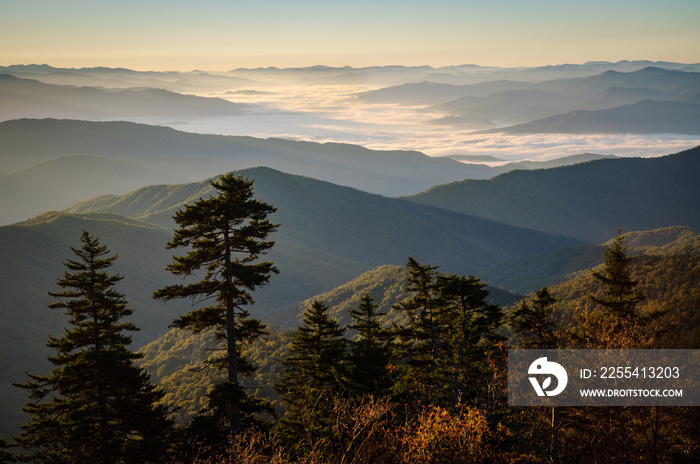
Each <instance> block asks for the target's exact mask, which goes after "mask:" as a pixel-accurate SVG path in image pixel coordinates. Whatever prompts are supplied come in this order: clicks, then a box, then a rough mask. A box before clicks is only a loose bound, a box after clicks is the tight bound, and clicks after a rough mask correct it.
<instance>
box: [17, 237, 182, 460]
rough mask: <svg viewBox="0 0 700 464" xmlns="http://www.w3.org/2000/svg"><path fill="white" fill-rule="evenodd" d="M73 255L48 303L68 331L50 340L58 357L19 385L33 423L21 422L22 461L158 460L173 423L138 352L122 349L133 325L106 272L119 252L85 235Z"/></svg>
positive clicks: (112, 278) (116, 277)
mask: <svg viewBox="0 0 700 464" xmlns="http://www.w3.org/2000/svg"><path fill="white" fill-rule="evenodd" d="M80 240H81V242H82V248H81V249H75V248H71V249H72V250H73V253H75V255H77V257H78V259H76V260H66V261H65V262H64V265H65V266H66V267H67V268H68V271H66V272H65V274H64V277H63V278H62V279H59V280H58V285H59V287H61V288H62V289H64V290H63V291H61V292H50V295H51V296H53V297H55V298H58V299H60V301H57V302H55V303H53V304H51V305H50V306H49V307H50V308H53V309H62V310H65V314H66V315H67V316H69V317H70V320H69V324H70V328H67V329H65V333H64V334H63V336H61V337H50V338H49V341H48V343H47V346H48V347H49V348H52V349H54V350H55V354H53V355H51V356H50V357H49V361H50V362H51V363H52V364H53V365H54V368H53V370H52V371H51V373H50V374H49V375H46V376H41V375H29V380H28V381H27V382H26V383H24V384H22V385H18V386H19V387H21V388H24V389H26V390H27V391H28V392H29V402H28V403H27V404H26V405H25V406H24V411H25V412H27V413H29V414H30V415H31V421H30V422H29V423H27V424H24V425H22V426H21V435H20V436H19V437H17V438H16V440H17V443H18V444H19V445H21V446H22V447H24V448H26V449H27V450H29V451H30V452H29V453H28V454H25V455H24V456H23V459H24V460H28V461H32V462H39V463H63V462H65V463H71V462H75V463H82V462H85V463H87V462H89V463H95V464H116V463H156V462H166V461H167V459H168V454H167V450H168V448H169V446H170V445H169V438H170V436H169V434H170V431H171V430H172V423H171V421H170V420H168V418H167V414H168V412H169V411H168V408H167V407H165V406H162V405H158V404H157V402H158V401H160V400H161V399H162V397H163V393H162V392H161V391H160V390H158V389H156V388H155V387H154V386H152V385H151V384H150V381H149V376H148V374H147V373H146V372H145V371H143V370H142V369H141V368H139V367H136V366H135V364H134V361H135V360H137V359H139V358H140V355H138V354H135V353H133V352H131V351H130V350H129V349H128V348H127V347H128V345H129V344H130V343H131V336H130V335H127V332H130V331H134V330H137V329H136V327H134V325H133V324H132V323H130V322H124V321H122V319H124V318H125V317H127V316H130V315H131V314H132V313H133V310H131V309H128V308H127V307H126V304H127V303H126V300H125V299H124V297H123V295H121V294H120V293H118V292H117V291H116V290H115V289H114V285H115V284H116V283H117V282H119V281H120V280H121V279H122V277H121V276H120V275H109V274H108V273H107V271H106V269H107V268H109V267H111V266H112V264H113V263H114V261H115V260H116V259H117V256H116V255H115V256H111V257H107V256H106V255H108V254H109V250H108V249H107V247H106V246H103V245H100V244H99V240H98V239H97V238H95V237H92V236H91V235H90V234H88V233H87V232H85V231H84V232H83V233H82V235H81V237H80Z"/></svg>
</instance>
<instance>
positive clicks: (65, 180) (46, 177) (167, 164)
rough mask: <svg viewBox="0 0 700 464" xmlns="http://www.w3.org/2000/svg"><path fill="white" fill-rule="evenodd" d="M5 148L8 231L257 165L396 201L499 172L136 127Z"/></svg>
mask: <svg viewBox="0 0 700 464" xmlns="http://www.w3.org/2000/svg"><path fill="white" fill-rule="evenodd" d="M0 140H2V141H3V143H2V144H0V172H4V173H6V175H5V176H0V179H2V182H1V183H0V193H1V194H2V196H3V198H5V199H6V202H5V207H4V208H3V210H2V212H1V214H0V224H1V223H5V224H7V223H10V222H15V221H19V220H22V219H26V218H28V217H30V216H32V215H36V214H39V213H41V212H43V211H46V210H51V209H63V208H67V207H68V206H70V205H71V204H73V203H76V202H78V201H80V200H83V199H85V198H88V197H92V196H95V195H100V194H107V193H117V194H123V193H126V192H128V191H130V190H133V189H136V188H138V187H142V186H144V185H150V184H159V183H181V182H193V181H197V180H201V179H205V178H208V177H212V176H215V175H218V174H220V173H223V172H227V171H233V170H239V169H246V168H251V167H255V166H269V167H273V168H275V169H279V170H282V171H285V172H288V173H292V174H302V175H307V176H310V177H314V178H317V179H321V180H328V181H331V182H335V183H337V184H339V185H347V186H352V187H355V188H359V189H361V190H364V191H367V192H371V193H379V194H383V195H388V196H398V195H407V194H411V193H417V192H420V191H421V190H425V189H427V188H429V187H432V186H434V185H438V184H443V183H445V182H451V181H455V180H462V179H466V178H484V177H491V176H492V175H494V174H495V173H496V172H494V171H492V170H491V169H490V168H488V167H487V166H469V165H466V164H463V163H459V162H457V161H454V160H450V159H444V158H431V157H429V156H426V155H424V154H422V153H419V152H410V151H375V150H368V149H365V148H362V147H359V146H353V145H345V144H330V143H326V144H318V143H312V142H295V141H289V140H281V139H257V138H252V137H234V136H217V135H202V134H191V133H186V132H179V131H176V130H174V129H170V128H166V127H157V126H148V125H143V124H135V123H127V122H88V121H71V120H52V119H45V120H30V119H25V120H16V121H6V122H3V123H0ZM68 185H69V186H70V188H67V186H68Z"/></svg>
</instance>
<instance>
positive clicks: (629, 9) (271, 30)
mask: <svg viewBox="0 0 700 464" xmlns="http://www.w3.org/2000/svg"><path fill="white" fill-rule="evenodd" d="M698 23H700V1H698V0H661V1H650V0H606V1H600V0H587V1H585V2H582V1H580V0H578V1H570V0H489V1H488V2H486V1H484V0H480V1H471V0H455V1H452V0H432V1H430V2H428V1H424V0H423V1H415V0H401V1H398V0H396V1H395V0H354V1H352V2H349V1H343V2H337V1H332V0H323V1H321V0H245V1H239V0H199V1H183V0H167V1H162V0H148V1H143V0H139V1H132V0H120V1H119V2H115V1H95V0H93V1H85V0H62V1H55V0H45V1H39V0H0V65H11V64H49V65H52V66H56V67H92V66H107V67H126V68H131V69H138V70H154V71H164V70H181V71H188V70H193V69H203V70H209V71H225V70H229V69H235V68H240V67H248V68H252V67H267V66H277V67H297V66H314V65H327V66H354V67H362V66H375V65H388V64H394V65H409V66H416V65H429V66H435V67H437V66H446V65H458V64H478V65H484V66H506V67H511V66H542V65H548V64H563V63H584V62H587V61H619V60H640V59H644V60H654V61H674V62H682V63H697V62H700V27H698V26H697V25H698Z"/></svg>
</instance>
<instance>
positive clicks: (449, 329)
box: [437, 274, 503, 406]
mask: <svg viewBox="0 0 700 464" xmlns="http://www.w3.org/2000/svg"><path fill="white" fill-rule="evenodd" d="M437 285H438V288H439V291H440V293H439V295H440V301H441V305H442V306H443V307H444V308H445V309H444V310H443V311H441V314H442V315H443V316H442V318H443V320H444V321H445V323H444V324H445V329H444V330H445V335H444V336H443V338H444V339H445V342H446V345H447V347H448V348H447V349H446V350H445V356H446V359H445V360H444V361H443V363H442V370H443V376H445V377H446V378H447V379H450V380H449V384H450V385H451V389H450V390H451V392H452V404H453V405H455V406H457V405H460V404H464V403H467V402H472V403H476V402H485V397H486V396H487V395H486V394H485V391H486V390H487V388H488V387H487V382H486V379H487V378H488V377H489V372H488V370H489V369H490V368H491V366H490V365H488V363H487V362H486V361H487V359H488V356H487V350H488V349H489V348H490V347H491V346H492V345H493V343H494V342H496V341H502V339H503V337H502V336H501V335H500V334H498V333H497V330H498V329H499V328H500V326H501V324H502V322H503V310H502V309H501V307H500V306H498V305H495V304H491V303H489V302H488V301H487V300H486V299H487V297H488V295H489V291H488V290H487V289H486V284H485V283H483V282H481V281H480V280H479V279H477V278H476V277H473V276H469V277H465V276H457V275H454V274H451V275H446V276H444V275H441V276H438V279H437Z"/></svg>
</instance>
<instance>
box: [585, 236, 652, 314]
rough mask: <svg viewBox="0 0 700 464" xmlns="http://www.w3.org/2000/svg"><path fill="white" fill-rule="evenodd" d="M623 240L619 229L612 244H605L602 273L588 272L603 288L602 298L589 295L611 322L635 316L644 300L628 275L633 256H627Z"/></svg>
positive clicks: (623, 237)
mask: <svg viewBox="0 0 700 464" xmlns="http://www.w3.org/2000/svg"><path fill="white" fill-rule="evenodd" d="M624 240H625V236H624V235H622V231H621V230H618V231H617V236H616V237H615V238H614V239H613V241H612V243H611V244H610V245H605V246H604V249H603V254H604V256H605V267H604V270H603V272H598V271H591V274H592V275H593V277H594V278H595V279H596V280H597V281H598V282H599V283H600V284H601V286H602V287H603V297H596V296H595V295H589V298H590V299H591V300H592V301H593V302H595V303H597V304H598V305H599V306H601V307H602V308H603V313H604V314H605V315H606V316H607V317H608V318H610V319H612V320H613V321H617V320H620V319H631V318H634V317H636V316H637V315H638V314H637V312H636V308H637V305H638V304H639V303H641V302H642V301H643V300H644V296H643V295H642V293H641V291H640V290H639V289H638V288H637V283H636V282H634V281H633V280H632V277H631V275H630V264H631V263H632V257H631V256H627V248H628V246H627V245H625V244H624Z"/></svg>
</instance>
